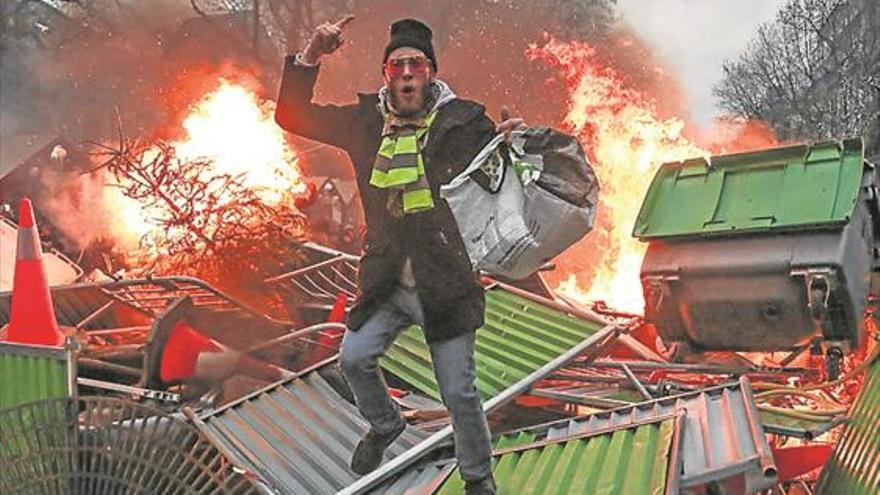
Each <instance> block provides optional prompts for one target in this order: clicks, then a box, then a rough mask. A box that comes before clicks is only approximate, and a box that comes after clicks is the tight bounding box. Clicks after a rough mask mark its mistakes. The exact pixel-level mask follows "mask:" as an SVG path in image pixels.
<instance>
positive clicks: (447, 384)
mask: <svg viewBox="0 0 880 495" xmlns="http://www.w3.org/2000/svg"><path fill="white" fill-rule="evenodd" d="M475 342H476V334H475V333H474V332H467V333H465V334H463V335H459V336H458V337H455V338H452V339H449V340H444V341H442V342H435V343H432V344H431V346H430V347H431V359H432V361H433V362H434V375H435V376H436V377H437V384H438V385H439V386H440V393H441V395H442V397H443V403H444V404H446V408H447V409H449V412H450V413H451V414H452V425H453V428H454V429H455V457H456V458H457V459H458V466H459V470H460V471H461V477H462V478H463V479H464V480H465V481H466V482H467V481H471V482H473V481H478V480H482V479H485V478H487V477H488V476H489V475H490V474H491V473H492V444H491V438H490V434H489V425H488V424H487V423H486V415H485V414H484V413H483V407H482V404H481V403H480V395H479V393H477V387H476V378H477V368H476V359H475V357H474V350H475Z"/></svg>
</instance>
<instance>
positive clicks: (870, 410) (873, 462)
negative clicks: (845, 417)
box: [817, 359, 880, 495]
mask: <svg viewBox="0 0 880 495" xmlns="http://www.w3.org/2000/svg"><path fill="white" fill-rule="evenodd" d="M878 426H880V359H878V360H876V361H874V364H873V365H871V368H870V369H869V370H868V374H867V376H866V377H865V382H864V384H863V385H862V390H861V391H860V392H859V397H858V399H856V402H855V403H854V404H853V406H852V409H851V410H850V414H849V421H848V422H847V424H846V427H844V430H843V433H842V434H841V436H840V440H838V441H837V445H835V446H834V451H833V452H832V454H831V458H830V459H829V460H828V464H826V465H825V468H824V469H822V474H821V475H820V477H819V485H818V488H817V493H819V494H822V495H837V494H843V493H845V494H847V495H877V493H880V488H878V487H880V428H878Z"/></svg>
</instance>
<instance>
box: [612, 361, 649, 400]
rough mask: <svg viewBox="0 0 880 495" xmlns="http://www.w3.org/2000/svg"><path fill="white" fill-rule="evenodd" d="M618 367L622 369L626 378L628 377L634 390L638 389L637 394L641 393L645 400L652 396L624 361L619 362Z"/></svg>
mask: <svg viewBox="0 0 880 495" xmlns="http://www.w3.org/2000/svg"><path fill="white" fill-rule="evenodd" d="M620 368H621V369H622V370H623V374H624V375H626V377H627V378H629V382H630V383H632V384H633V386H634V387H635V388H636V390H638V391H639V394H641V395H642V397H644V398H645V399H647V400H651V399H653V398H654V396H653V395H651V393H650V392H648V390H647V389H646V388H645V386H644V385H642V382H640V381H639V379H638V378H637V377H636V374H635V373H633V372H632V370H631V369H629V366H627V365H626V363H620Z"/></svg>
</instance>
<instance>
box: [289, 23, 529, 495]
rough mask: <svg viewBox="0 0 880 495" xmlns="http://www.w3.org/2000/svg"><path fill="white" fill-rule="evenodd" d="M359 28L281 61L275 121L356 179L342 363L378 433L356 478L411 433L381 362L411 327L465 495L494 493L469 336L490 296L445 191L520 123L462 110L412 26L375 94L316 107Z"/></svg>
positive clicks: (358, 460) (404, 27)
mask: <svg viewBox="0 0 880 495" xmlns="http://www.w3.org/2000/svg"><path fill="white" fill-rule="evenodd" d="M352 19H353V17H352V16H348V17H346V18H344V19H342V20H340V21H339V22H337V23H334V24H330V23H325V24H322V25H321V26H318V28H317V29H316V30H315V32H314V34H313V35H312V38H311V40H310V41H309V44H308V46H307V47H306V48H305V50H303V51H302V52H301V53H299V54H296V55H291V56H289V57H288V58H287V59H286V61H285V67H284V77H283V80H282V83H281V91H280V95H279V98H278V107H277V111H276V115H275V117H276V120H277V122H278V124H279V125H281V127H283V128H284V129H286V130H288V131H290V132H293V133H295V134H298V135H300V136H303V137H306V138H309V139H314V140H317V141H321V142H324V143H328V144H331V145H333V146H337V147H339V148H342V149H343V150H344V151H346V152H347V153H348V155H349V157H350V158H351V161H352V163H353V164H354V167H355V172H356V175H357V182H358V189H359V191H360V197H361V201H362V203H363V208H364V213H365V217H366V223H367V234H366V249H365V254H364V256H363V258H362V260H361V265H360V272H359V274H358V285H359V289H360V294H359V297H358V300H357V303H356V304H355V306H354V307H353V308H352V309H351V312H350V314H349V319H348V328H349V330H348V331H347V332H346V333H345V337H344V339H343V342H342V349H341V352H340V363H341V366H342V370H343V373H344V375H345V377H346V379H347V380H348V382H349V385H350V386H351V388H352V391H353V392H354V395H355V398H356V401H357V405H358V408H359V409H360V412H361V414H363V416H364V417H365V418H366V419H367V420H368V421H369V423H370V426H371V428H370V431H369V432H368V433H367V434H366V435H365V436H364V438H363V439H361V441H360V443H358V446H357V448H356V449H355V452H354V455H353V456H352V460H351V469H352V470H353V471H354V472H356V473H358V474H366V473H369V472H370V471H373V470H374V469H376V468H377V467H378V466H379V464H380V463H381V461H382V457H383V453H384V451H385V449H386V448H387V447H388V446H389V445H390V444H391V443H392V442H393V441H394V440H395V439H396V438H397V437H398V436H399V435H400V434H401V433H402V432H403V429H404V426H405V422H404V420H403V419H402V418H401V416H400V410H399V409H398V406H397V404H396V403H395V402H394V401H393V400H392V399H391V398H390V397H389V395H388V389H387V386H386V384H385V380H384V378H383V375H382V372H381V370H380V369H379V366H378V364H377V361H378V359H379V358H380V357H381V356H382V355H383V354H384V353H385V352H386V350H387V349H388V348H389V347H390V346H391V344H392V342H393V341H394V339H395V338H396V337H397V336H398V335H399V334H400V332H401V331H403V330H404V329H405V328H407V327H408V326H410V325H413V324H416V325H420V326H421V327H422V328H423V329H424V332H425V336H426V340H427V341H428V344H429V346H430V349H431V358H432V360H433V363H434V374H435V376H436V378H437V383H438V385H439V387H440V391H441V395H442V398H443V402H444V404H445V405H446V407H447V408H448V409H449V411H450V413H451V416H452V423H453V427H454V430H455V450H456V457H457V458H458V464H459V467H460V472H461V475H462V478H463V479H464V480H465V482H466V487H467V493H468V494H493V493H495V481H494V479H493V477H492V471H491V452H492V451H491V444H490V437H489V428H488V425H487V423H486V416H485V414H484V413H483V410H482V406H481V403H480V396H479V394H478V393H477V389H476V386H475V379H476V362H475V357H474V352H475V332H474V331H475V330H476V329H477V328H478V327H480V326H481V325H482V324H483V312H484V309H485V300H484V294H483V288H482V287H481V286H480V284H479V282H478V280H477V277H476V274H475V273H474V270H473V267H472V266H471V263H470V260H469V258H468V254H467V252H466V251H465V246H464V243H463V241H462V239H461V235H460V234H459V231H458V227H457V225H456V223H455V220H454V218H453V216H452V212H451V210H450V209H449V206H448V205H447V204H446V201H445V200H443V199H442V198H441V197H440V195H439V189H440V185H441V184H445V183H447V182H449V181H450V180H451V179H452V178H453V177H455V176H456V175H457V174H459V173H460V172H461V171H462V170H463V169H464V168H465V167H466V166H467V165H468V164H469V163H470V162H471V160H472V159H473V158H474V156H475V155H476V154H477V153H478V152H479V151H480V149H482V148H483V146H485V145H486V144H487V143H488V142H489V141H490V140H491V139H492V138H493V137H494V136H495V135H496V134H497V133H499V132H504V133H509V132H510V131H511V130H512V129H514V128H517V127H519V126H521V125H523V122H522V120H521V119H510V118H507V116H506V115H502V118H503V119H504V122H502V123H501V125H499V126H497V127H496V126H495V124H494V123H493V121H492V120H491V119H490V118H489V117H487V116H486V114H485V108H484V107H483V106H482V105H480V104H478V103H475V102H472V101H468V100H464V99H460V98H458V97H457V96H456V95H455V93H453V91H452V89H451V88H450V87H449V86H448V85H447V84H446V83H444V82H443V81H441V80H440V79H437V78H436V77H435V76H436V73H437V57H436V56H435V54H434V47H433V46H432V41H431V38H432V33H431V29H430V28H428V26H426V25H425V24H423V23H421V22H419V21H417V20H413V19H404V20H401V21H398V22H395V23H394V24H393V25H392V26H391V40H390V42H389V43H388V46H386V47H385V51H384V56H383V59H382V74H383V76H384V82H385V84H384V86H383V87H382V88H381V89H380V90H379V92H378V94H377V93H373V94H359V95H358V102H357V103H353V104H350V105H343V106H337V105H318V104H315V103H313V102H312V93H313V88H314V85H315V80H316V79H317V77H318V67H319V61H320V58H321V57H322V56H323V55H327V54H330V53H333V52H334V51H336V50H337V49H338V48H339V46H340V45H341V44H342V43H343V38H342V31H343V29H344V28H345V26H346V25H347V24H348V23H349V22H350V21H351V20H352ZM504 113H505V114H506V112H504Z"/></svg>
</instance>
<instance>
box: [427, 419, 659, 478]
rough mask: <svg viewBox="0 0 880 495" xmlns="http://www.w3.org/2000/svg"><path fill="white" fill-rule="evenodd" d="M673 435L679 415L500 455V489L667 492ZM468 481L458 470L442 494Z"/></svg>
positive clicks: (495, 463)
mask: <svg viewBox="0 0 880 495" xmlns="http://www.w3.org/2000/svg"><path fill="white" fill-rule="evenodd" d="M674 437H675V419H673V418H670V419H667V420H664V421H661V422H653V423H649V424H643V425H640V426H636V427H632V428H627V429H620V430H616V431H613V432H609V433H605V434H602V435H595V436H590V437H585V438H579V439H573V440H568V441H564V440H563V441H559V442H557V443H551V444H545V445H543V446H536V447H535V448H531V449H525V450H519V451H514V452H509V453H505V454H501V455H496V456H495V457H494V458H493V460H492V472H493V474H494V475H495V481H496V483H497V484H498V493H516V494H518V495H551V494H553V495H563V494H571V495H581V494H586V493H589V494H601V495H629V494H639V495H663V494H665V493H666V492H667V487H666V483H667V476H668V471H669V464H670V460H671V459H672V457H673V454H672V446H673V441H674ZM535 438H536V437H535V435H534V434H531V433H520V434H518V435H516V436H503V437H501V438H500V439H499V440H498V442H497V443H496V445H495V449H496V451H497V450H503V449H509V448H511V447H516V446H523V445H527V444H528V443H530V442H532V441H534V439H535ZM463 492H464V484H463V482H462V480H461V477H460V476H459V474H458V470H456V471H454V472H453V473H452V474H451V475H450V476H449V478H448V479H447V480H446V482H445V483H444V484H443V486H442V487H441V488H440V490H439V492H437V493H438V495H457V494H460V493H463Z"/></svg>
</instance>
